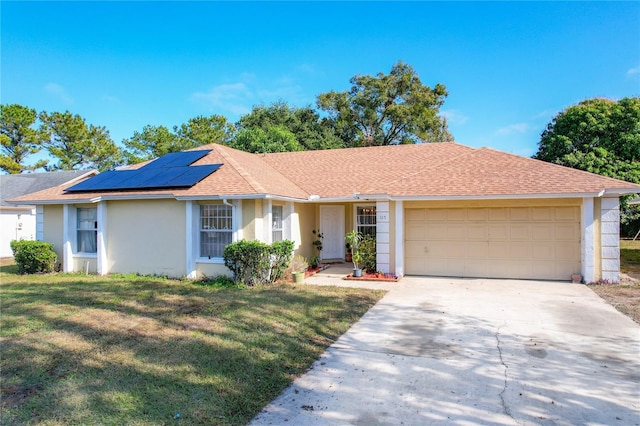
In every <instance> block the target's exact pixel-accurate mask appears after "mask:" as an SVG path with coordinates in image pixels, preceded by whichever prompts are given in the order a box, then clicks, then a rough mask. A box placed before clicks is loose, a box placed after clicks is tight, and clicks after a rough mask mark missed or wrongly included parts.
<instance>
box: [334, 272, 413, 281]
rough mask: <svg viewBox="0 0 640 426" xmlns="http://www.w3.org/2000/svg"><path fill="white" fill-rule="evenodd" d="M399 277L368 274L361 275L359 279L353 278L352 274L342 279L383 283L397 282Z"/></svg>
mask: <svg viewBox="0 0 640 426" xmlns="http://www.w3.org/2000/svg"><path fill="white" fill-rule="evenodd" d="M400 278H401V277H396V276H395V275H393V274H369V273H363V274H362V276H361V277H354V276H353V274H349V275H347V276H346V277H344V278H342V279H343V280H351V281H383V282H398V281H400Z"/></svg>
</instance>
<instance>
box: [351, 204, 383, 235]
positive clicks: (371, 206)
mask: <svg viewBox="0 0 640 426" xmlns="http://www.w3.org/2000/svg"><path fill="white" fill-rule="evenodd" d="M359 208H369V209H372V211H371V212H370V213H369V214H368V215H367V216H370V217H373V222H374V223H372V224H371V223H363V224H360V223H359V219H360V216H361V215H359V214H358V209H359ZM376 212H377V208H376V205H375V204H356V205H354V208H353V216H354V218H353V223H354V229H355V230H356V231H358V232H360V233H361V234H362V235H363V236H364V235H371V234H366V233H364V232H362V229H361V228H365V227H368V228H373V237H374V238H375V236H376V235H377V226H378V219H377V213H376Z"/></svg>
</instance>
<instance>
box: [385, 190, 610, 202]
mask: <svg viewBox="0 0 640 426" xmlns="http://www.w3.org/2000/svg"><path fill="white" fill-rule="evenodd" d="M604 194H605V192H604V191H600V192H571V193H549V194H493V195H423V196H411V195H408V196H391V197H390V199H391V200H392V201H457V200H513V199H534V198H546V199H553V198H593V197H595V198H598V197H602V196H603V195H604Z"/></svg>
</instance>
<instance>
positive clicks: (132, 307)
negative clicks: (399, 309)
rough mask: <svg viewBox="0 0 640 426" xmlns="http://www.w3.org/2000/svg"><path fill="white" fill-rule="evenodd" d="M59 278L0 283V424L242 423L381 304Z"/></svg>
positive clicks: (283, 291) (286, 289) (269, 291)
mask: <svg viewBox="0 0 640 426" xmlns="http://www.w3.org/2000/svg"><path fill="white" fill-rule="evenodd" d="M59 277H61V282H54V283H50V284H43V283H39V284H29V283H18V282H16V283H12V282H7V281H11V280H10V279H8V280H5V283H3V289H2V293H3V318H2V322H3V327H2V328H3V330H2V333H3V339H2V341H1V342H0V346H1V350H2V354H3V357H2V358H3V359H2V373H1V374H2V387H3V388H2V395H3V401H2V404H3V414H2V419H1V420H2V423H3V424H11V423H24V422H36V423H37V422H38V421H51V420H53V419H56V421H62V422H65V423H117V424H125V423H127V424H129V423H139V424H168V423H171V422H173V421H175V420H176V419H177V418H178V417H176V416H178V413H179V419H180V421H181V422H183V423H185V424H187V423H188V424H246V422H247V421H249V420H250V419H251V418H252V417H253V416H254V415H255V414H256V413H257V412H258V411H259V410H260V409H261V408H262V407H263V406H264V405H265V404H266V403H268V402H269V401H270V400H272V399H273V398H274V397H275V396H277V395H278V394H279V393H280V392H281V391H282V390H283V389H284V388H285V387H286V386H288V385H289V384H290V383H291V381H292V380H293V378H295V377H296V376H297V375H299V374H300V373H302V372H303V371H304V370H305V369H306V368H308V366H309V365H311V363H312V362H313V360H315V359H316V358H317V357H318V356H319V354H320V353H322V351H323V350H324V348H325V347H326V346H327V345H328V344H330V343H331V342H332V341H333V340H335V339H336V338H337V337H338V336H339V335H340V334H342V333H343V332H344V331H345V330H346V328H347V327H348V325H349V324H350V323H351V322H353V320H354V319H356V318H357V317H359V316H360V315H362V314H363V313H364V312H366V310H367V309H368V308H369V307H370V306H372V305H373V304H374V303H375V301H376V300H377V299H378V297H377V296H374V293H373V292H371V293H363V294H365V295H363V296H361V297H355V296H353V297H351V296H348V297H346V298H345V297H344V293H343V292H342V291H341V290H339V289H336V290H335V293H334V294H320V293H319V292H318V290H317V289H305V288H298V289H296V291H291V286H286V285H283V286H273V287H265V288H255V289H247V290H242V291H240V290H237V289H216V290H210V289H206V288H202V287H196V286H192V285H191V284H189V283H183V282H177V281H171V280H150V279H148V278H144V279H143V278H141V279H139V280H136V279H133V280H122V281H119V280H110V279H100V278H99V277H98V278H96V277H89V278H87V279H86V280H85V279H84V278H79V277H76V276H73V275H69V276H59Z"/></svg>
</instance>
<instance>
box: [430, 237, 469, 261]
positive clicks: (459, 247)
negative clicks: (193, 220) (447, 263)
mask: <svg viewBox="0 0 640 426" xmlns="http://www.w3.org/2000/svg"><path fill="white" fill-rule="evenodd" d="M433 245H434V249H435V248H436V244H435V242H434V243H433ZM438 245H440V244H438ZM441 245H443V246H444V247H445V257H447V258H454V259H460V258H464V256H465V248H466V246H467V243H466V241H447V242H445V243H443V244H441Z"/></svg>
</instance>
